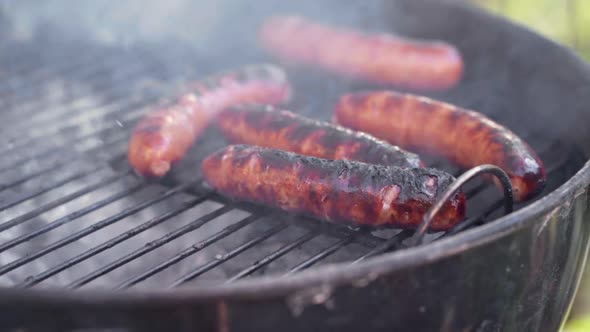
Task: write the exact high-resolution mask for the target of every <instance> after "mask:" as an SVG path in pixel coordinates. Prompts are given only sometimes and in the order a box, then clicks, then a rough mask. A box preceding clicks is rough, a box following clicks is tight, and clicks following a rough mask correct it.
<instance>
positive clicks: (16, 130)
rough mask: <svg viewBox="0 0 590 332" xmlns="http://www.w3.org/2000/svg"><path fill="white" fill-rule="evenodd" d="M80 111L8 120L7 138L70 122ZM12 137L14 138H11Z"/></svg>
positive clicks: (49, 113)
mask: <svg viewBox="0 0 590 332" xmlns="http://www.w3.org/2000/svg"><path fill="white" fill-rule="evenodd" d="M141 73H142V72H132V73H131V74H133V75H138V74H141ZM127 74H128V73H127ZM128 79H130V78H129V77H123V78H121V77H119V78H118V80H128ZM114 81H116V80H107V81H104V82H103V83H104V84H106V83H110V84H112V83H115V82H114ZM107 91H116V90H114V89H111V90H107ZM116 93H120V92H116ZM122 97H125V96H120V95H119V96H116V97H115V98H114V99H113V100H116V99H117V98H122ZM97 107H100V106H98V105H94V106H91V108H92V109H93V110H96V109H97ZM77 111H79V109H77V108H76V107H72V108H69V109H68V108H66V109H65V111H64V112H58V111H52V112H42V113H38V114H39V118H37V119H34V118H27V117H25V118H22V119H18V120H14V119H13V121H10V119H6V123H7V124H10V129H11V131H10V132H9V133H6V135H5V137H6V139H8V140H16V139H18V138H19V136H20V133H21V132H22V131H24V130H27V129H29V130H30V129H32V128H36V127H43V126H44V125H47V122H48V121H51V122H59V121H66V120H68V118H70V117H71V114H72V113H74V112H77ZM10 135H12V136H10Z"/></svg>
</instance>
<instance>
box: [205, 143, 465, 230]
mask: <svg viewBox="0 0 590 332" xmlns="http://www.w3.org/2000/svg"><path fill="white" fill-rule="evenodd" d="M202 170H203V176H204V178H205V180H206V181H207V183H209V185H211V186H212V187H213V188H214V189H215V190H217V191H218V192H219V193H221V194H223V195H226V196H228V197H231V198H233V199H239V200H244V201H249V202H253V203H257V204H263V205H267V206H271V207H274V208H279V209H283V210H285V211H291V212H297V213H302V214H306V215H309V216H312V217H315V218H318V219H322V220H326V221H329V222H333V223H341V224H349V225H368V226H375V227H379V226H387V227H396V228H416V227H417V226H418V225H419V224H420V222H421V221H422V218H423V216H424V214H425V213H426V212H427V211H428V209H429V208H430V207H431V206H432V205H433V204H434V203H435V202H436V201H437V199H438V198H439V197H440V196H441V195H442V193H443V191H444V190H445V189H446V188H447V187H448V186H449V184H450V183H451V182H452V181H453V180H454V178H453V177H452V176H451V175H449V174H447V173H445V172H443V171H440V170H436V169H428V168H411V169H410V168H400V167H394V166H383V165H371V164H366V163H362V162H358V161H350V160H328V159H321V158H316V157H309V156H302V155H300V154H296V153H292V152H285V151H281V150H276V149H269V148H262V147H256V146H247V145H230V146H228V147H226V148H224V149H221V150H219V151H217V152H215V153H212V154H211V155H209V156H208V157H207V158H206V159H205V160H204V161H203V163H202ZM464 215H465V196H464V194H463V193H462V192H459V193H457V194H456V195H455V196H454V197H453V198H452V199H451V200H449V202H447V203H446V204H445V205H444V206H443V209H441V211H440V213H439V214H438V215H437V216H436V217H435V219H434V221H433V223H432V226H431V228H430V231H442V230H447V229H449V228H451V227H452V226H453V225H455V224H457V223H458V222H460V221H461V220H462V219H463V217H464Z"/></svg>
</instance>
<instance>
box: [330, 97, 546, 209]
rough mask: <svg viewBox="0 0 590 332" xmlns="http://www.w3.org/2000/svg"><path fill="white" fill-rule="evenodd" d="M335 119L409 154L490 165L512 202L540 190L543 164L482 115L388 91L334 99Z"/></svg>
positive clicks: (510, 134)
mask: <svg viewBox="0 0 590 332" xmlns="http://www.w3.org/2000/svg"><path fill="white" fill-rule="evenodd" d="M334 119H335V121H336V122H338V123H339V124H341V125H343V126H346V127H349V128H352V129H355V130H361V131H365V132H367V133H370V134H372V135H375V136H376V137H379V138H381V139H384V140H385V141H388V142H390V143H392V144H396V145H399V146H401V147H402V148H406V149H409V150H411V151H421V152H425V153H430V154H433V155H442V156H444V157H447V158H448V159H450V160H451V161H453V162H455V163H456V164H457V165H459V166H461V167H464V168H470V167H474V166H477V165H481V164H493V165H496V166H498V167H500V168H502V169H503V170H504V171H505V172H506V173H507V174H508V175H509V176H510V179H511V181H512V186H513V189H514V198H515V201H525V200H527V199H530V198H532V197H534V196H535V195H537V194H538V193H540V192H541V191H542V190H543V188H544V187H545V181H546V174H545V168H544V166H543V162H542V161H541V159H540V158H539V156H538V155H537V154H536V153H535V151H533V149H531V147H530V146H529V145H528V144H527V143H526V142H524V141H523V140H521V139H520V138H519V137H518V136H516V135H515V134H514V133H513V132H511V131H510V130H509V129H507V128H505V127H503V126H501V125H499V124H498V123H496V122H494V121H492V120H490V119H489V118H487V117H486V116H484V115H482V114H480V113H477V112H474V111H470V110H465V109H461V108H459V107H455V106H453V105H449V104H447V103H443V102H439V101H435V100H432V99H429V98H425V97H419V96H415V95H409V94H400V93H397V92H393V91H374V92H357V93H351V94H348V95H344V96H342V97H341V99H340V100H339V101H338V103H337V105H336V108H335V113H334Z"/></svg>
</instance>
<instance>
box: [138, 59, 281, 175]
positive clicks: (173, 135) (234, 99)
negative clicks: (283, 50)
mask: <svg viewBox="0 0 590 332" xmlns="http://www.w3.org/2000/svg"><path fill="white" fill-rule="evenodd" d="M192 88H193V89H194V90H193V91H195V92H194V93H189V94H185V95H183V96H182V97H180V98H179V99H178V100H177V102H176V103H174V104H172V105H171V106H168V107H166V108H164V109H160V110H157V111H153V112H150V113H148V114H147V115H146V116H145V117H144V118H143V119H141V120H140V121H139V123H138V124H137V126H136V127H135V129H134V131H133V133H132V137H131V140H130V142H129V146H128V160H129V163H130V164H131V166H132V167H133V168H134V169H135V171H136V172H137V173H139V174H141V175H143V176H155V177H160V176H163V175H165V174H166V173H167V172H168V171H169V170H170V167H171V165H172V164H173V163H174V162H177V161H179V160H180V159H182V158H183V157H184V155H185V154H186V152H187V151H188V149H189V148H190V147H191V146H192V145H193V144H194V142H195V140H196V139H197V138H198V137H199V136H200V135H201V134H202V133H203V132H204V131H205V129H206V128H207V126H208V125H209V124H210V122H211V121H212V120H213V118H214V117H215V115H217V113H219V112H220V111H222V110H223V109H225V108H226V107H229V106H233V105H241V104H249V103H255V104H256V103H260V104H281V103H285V102H287V101H288V100H289V98H290V96H291V88H290V86H289V83H288V81H287V78H286V75H285V73H284V71H283V70H282V69H281V68H279V67H276V66H273V65H252V66H246V67H244V68H241V69H238V70H234V71H228V72H224V73H219V74H217V75H214V76H212V77H210V78H208V79H205V80H203V81H200V82H197V84H194V85H193V87H192Z"/></svg>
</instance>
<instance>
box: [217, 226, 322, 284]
mask: <svg viewBox="0 0 590 332" xmlns="http://www.w3.org/2000/svg"><path fill="white" fill-rule="evenodd" d="M318 235H320V232H318V231H311V232H307V233H306V234H304V235H303V236H301V237H299V238H298V239H297V240H295V241H293V242H291V243H289V244H287V245H285V246H283V247H281V248H280V249H279V250H277V251H275V252H273V253H272V254H270V255H268V256H266V257H264V258H262V259H260V260H258V261H256V262H255V263H254V264H252V265H250V266H249V267H247V268H245V269H243V270H242V271H240V272H238V273H237V274H236V275H234V276H233V277H231V278H229V279H228V280H226V282H225V283H230V282H234V281H236V280H238V279H241V278H243V277H245V276H248V275H250V274H252V273H254V272H256V271H258V270H260V269H261V268H263V267H265V266H267V265H268V264H270V263H272V262H273V261H275V260H277V259H278V258H280V257H281V256H283V255H284V254H286V253H288V252H289V251H291V250H293V249H295V248H297V247H299V246H300V245H302V244H304V243H305V242H307V241H309V240H311V239H313V238H314V237H316V236H318Z"/></svg>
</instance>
